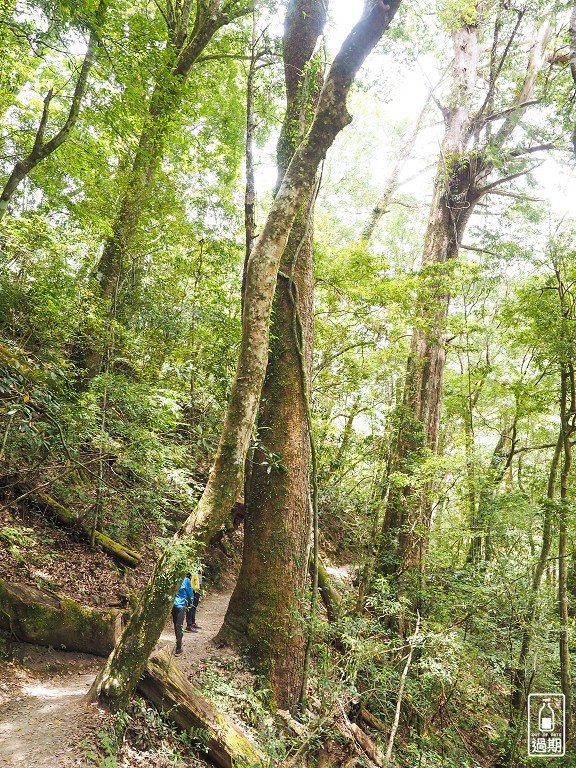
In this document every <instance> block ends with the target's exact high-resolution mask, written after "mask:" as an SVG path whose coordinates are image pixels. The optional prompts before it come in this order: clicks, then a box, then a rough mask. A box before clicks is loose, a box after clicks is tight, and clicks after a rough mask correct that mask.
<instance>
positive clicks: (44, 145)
mask: <svg viewBox="0 0 576 768" xmlns="http://www.w3.org/2000/svg"><path fill="white" fill-rule="evenodd" d="M107 7H108V6H107V3H106V2H105V0H100V4H99V6H98V9H97V11H96V18H95V27H94V28H93V30H92V32H91V33H90V39H89V41H88V48H87V49H86V53H85V55H84V61H83V62H82V66H81V67H80V72H79V73H78V79H77V80H76V87H75V88H74V93H73V95H72V102H71V104H70V109H69V110H68V115H67V117H66V120H65V121H64V124H63V125H62V127H61V128H60V129H59V130H58V131H57V132H56V133H55V134H54V136H52V138H51V139H48V140H45V137H44V133H45V130H46V124H47V122H48V117H49V113H50V102H51V101H52V98H53V96H54V92H53V90H52V89H50V90H49V91H48V94H47V95H46V98H45V99H44V108H43V110H42V116H41V118H40V123H39V125H38V130H37V131H36V136H35V138H34V144H33V146H32V149H31V150H30V152H28V154H27V155H25V156H24V157H22V158H21V159H20V160H18V161H17V162H16V163H15V165H14V167H13V168H12V172H11V173H10V176H9V177H8V179H7V180H6V183H5V184H4V189H3V190H2V192H1V193H0V220H2V219H3V218H4V215H5V214H6V212H7V210H8V205H9V203H10V200H11V199H12V197H13V196H14V193H15V192H16V190H17V189H18V187H19V185H20V183H21V182H22V181H23V180H24V179H25V178H26V177H27V176H28V175H29V174H30V173H31V172H32V171H33V170H34V168H36V166H37V165H39V163H41V162H42V160H45V159H46V158H47V157H50V155H52V154H53V153H54V152H56V150H57V149H58V148H59V147H61V146H62V144H64V142H65V141H67V139H68V138H69V137H70V134H71V133H72V130H73V129H74V126H75V125H76V123H77V121H78V116H79V114H80V107H81V105H82V100H83V98H84V94H85V93H86V86H87V83H88V75H89V74H90V70H91V69H92V64H93V63H94V57H95V55H96V51H97V50H98V47H99V44H100V29H101V27H102V24H103V22H104V17H105V15H106V11H107Z"/></svg>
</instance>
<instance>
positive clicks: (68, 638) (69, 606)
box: [0, 579, 122, 656]
mask: <svg viewBox="0 0 576 768" xmlns="http://www.w3.org/2000/svg"><path fill="white" fill-rule="evenodd" d="M121 628H122V613H121V612H120V611H118V610H115V609H113V608H111V609H108V610H106V611H95V610H93V609H92V608H85V607H83V606H81V605H78V603H75V602H74V600H70V599H68V598H66V597H61V596H60V595H57V594H56V593H54V592H45V591H42V590H40V589H36V587H31V586H30V585H28V584H11V583H10V582H8V581H4V580H3V579H0V629H3V630H6V631H8V632H10V634H11V635H12V636H13V637H15V638H16V639H17V640H20V641H21V642H24V643H36V644H37V645H48V646H52V647H53V648H58V649H60V648H65V649H66V650H68V651H81V652H82V653H93V654H95V655H96V656H107V655H108V654H109V653H110V651H111V650H112V648H113V647H114V644H115V643H116V641H117V640H118V638H119V637H120V632H121Z"/></svg>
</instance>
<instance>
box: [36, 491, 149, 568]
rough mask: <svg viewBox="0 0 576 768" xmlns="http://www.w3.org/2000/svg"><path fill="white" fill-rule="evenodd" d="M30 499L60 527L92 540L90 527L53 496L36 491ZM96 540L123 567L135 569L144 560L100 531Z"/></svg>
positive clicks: (97, 532) (96, 534)
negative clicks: (72, 530)
mask: <svg viewBox="0 0 576 768" xmlns="http://www.w3.org/2000/svg"><path fill="white" fill-rule="evenodd" d="M30 497H31V499H32V500H33V501H34V502H35V503H36V504H37V505H38V506H39V507H40V508H41V509H43V510H44V511H45V512H47V513H48V514H49V515H51V516H52V517H53V518H54V519H55V520H57V521H58V522H59V523H60V525H63V526H64V527H65V528H72V529H74V530H76V531H78V533H79V534H80V535H81V536H82V538H83V539H84V540H85V541H91V540H92V531H91V530H90V529H89V528H88V526H86V525H84V524H83V523H81V522H80V521H79V520H78V518H77V517H76V515H75V514H73V513H72V512H71V511H70V510H69V509H67V508H66V507H65V506H64V505H63V504H60V502H58V501H56V499H53V498H52V496H49V495H48V494H47V493H43V492H42V491H35V492H33V493H31V494H30ZM94 540H95V541H96V543H97V544H98V546H99V547H101V548H102V549H103V550H104V551H105V552H106V553H107V554H109V555H111V556H112V557H113V558H114V559H115V560H117V561H118V562H120V563H122V565H128V566H130V568H135V567H136V566H137V565H138V564H139V563H140V561H141V560H142V556H141V555H140V554H139V553H138V552H135V551H134V550H133V549H129V548H128V547H125V546H124V545H123V544H119V543H118V542H117V541H114V540H113V539H111V538H109V537H108V536H106V535H105V534H103V533H100V532H99V531H96V533H95V536H94Z"/></svg>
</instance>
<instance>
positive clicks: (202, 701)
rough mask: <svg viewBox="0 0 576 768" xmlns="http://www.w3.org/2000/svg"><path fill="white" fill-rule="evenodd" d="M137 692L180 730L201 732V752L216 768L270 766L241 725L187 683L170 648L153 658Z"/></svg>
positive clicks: (258, 767)
mask: <svg viewBox="0 0 576 768" xmlns="http://www.w3.org/2000/svg"><path fill="white" fill-rule="evenodd" d="M138 690H139V691H140V693H142V694H144V696H146V698H148V699H150V701H151V702H152V703H153V704H155V705H156V706H157V707H158V708H159V709H160V710H162V711H163V712H164V713H165V714H166V716H167V717H168V718H169V719H170V720H172V722H174V723H176V725H178V726H179V727H180V728H182V729H184V730H185V731H189V730H190V729H196V730H200V731H201V732H202V739H201V742H202V750H203V751H204V752H206V753H207V754H208V756H209V758H210V762H211V763H214V765H217V766H220V767H221V768H233V766H235V765H237V766H240V765H250V766H252V768H266V766H268V765H269V763H268V760H267V759H266V757H265V756H264V754H263V753H262V752H261V751H260V750H259V749H258V748H257V747H255V746H254V745H253V744H252V743H251V742H250V741H248V739H247V738H246V736H244V734H243V733H242V731H241V730H240V729H239V728H238V726H237V725H235V724H234V723H233V722H232V720H231V719H230V718H229V717H227V716H226V715H224V714H222V712H219V711H218V710H217V709H216V708H215V707H214V705H213V704H212V703H211V702H209V701H208V700H207V699H206V698H205V697H204V696H203V695H202V694H201V693H200V691H198V690H196V689H195V688H194V687H193V686H192V685H191V684H190V683H189V682H188V680H187V679H186V676H185V675H184V673H183V672H182V671H181V670H180V669H179V667H178V666H177V665H176V664H175V663H174V662H173V661H172V654H171V652H170V651H169V649H168V648H163V649H162V650H161V651H158V652H157V653H155V654H153V655H152V656H151V657H150V660H149V661H148V664H147V665H146V670H145V672H144V675H143V676H142V679H141V680H140V682H139V684H138Z"/></svg>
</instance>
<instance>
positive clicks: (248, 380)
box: [91, 0, 399, 707]
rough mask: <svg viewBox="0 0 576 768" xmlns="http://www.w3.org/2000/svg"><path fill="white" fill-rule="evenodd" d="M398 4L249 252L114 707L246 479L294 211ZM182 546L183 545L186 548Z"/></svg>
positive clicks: (321, 118)
mask: <svg viewBox="0 0 576 768" xmlns="http://www.w3.org/2000/svg"><path fill="white" fill-rule="evenodd" d="M398 6H399V0H396V2H389V3H384V2H383V1H382V0H376V1H374V0H371V1H369V2H366V3H365V10H364V13H363V15H362V18H361V19H360V21H359V22H358V23H357V24H356V25H355V27H354V28H353V29H352V31H351V33H350V35H348V37H347V38H346V40H345V41H344V43H343V45H342V48H341V49H340V51H339V53H338V54H337V56H336V58H335V59H334V62H333V64H332V66H331V67H330V71H329V73H328V76H327V78H326V82H325V84H324V87H323V88H322V92H321V94H320V97H319V102H318V107H317V109H316V114H315V117H314V120H313V122H312V126H311V127H310V130H309V131H308V134H307V135H306V138H305V140H304V141H303V142H302V144H301V145H300V146H299V147H298V149H297V151H296V153H295V155H294V157H293V158H292V161H291V163H290V165H289V167H288V170H287V171H286V174H285V176H284V178H283V180H282V184H281V186H280V189H279V191H278V194H277V196H276V198H275V200H274V202H273V204H272V207H271V209H270V213H269V214H268V219H267V221H266V224H265V226H264V228H263V230H262V232H261V234H260V236H259V238H258V240H257V241H256V243H255V244H254V248H253V249H252V254H251V256H250V259H249V260H248V268H247V275H246V286H245V296H244V311H243V314H242V340H241V346H240V354H239V359H238V365H237V368H236V374H235V377H234V381H233V382H232V388H231V393H230V400H229V403H228V408H227V411H226V417H225V420H224V425H223V428H222V435H221V437H220V443H219V445H218V450H217V452H216V457H215V459H214V464H213V466H212V470H211V472H210V476H209V478H208V483H207V485H206V488H205V489H204V493H203V494H202V496H201V498H200V500H199V502H198V504H197V506H196V508H195V509H194V510H193V512H192V513H191V515H190V516H189V517H188V519H187V520H186V522H185V524H184V525H183V527H182V529H181V532H180V533H179V534H178V535H177V537H175V541H174V543H173V545H172V546H171V547H169V548H167V549H166V551H165V552H164V553H163V555H162V556H161V557H160V559H159V561H158V563H157V564H156V567H155V569H154V572H153V574H152V576H151V579H150V581H149V583H148V585H147V587H146V589H145V590H144V593H143V595H142V598H141V600H140V602H139V604H138V606H137V607H136V609H135V610H134V612H133V613H132V615H131V617H130V619H129V621H128V623H127V625H126V627H125V629H124V632H123V634H122V637H121V638H120V641H119V643H118V645H117V646H116V648H115V649H114V651H113V652H112V654H111V655H110V657H109V659H108V661H107V663H106V665H105V667H104V668H103V670H102V671H101V673H100V674H99V675H98V677H97V679H96V681H95V683H94V685H93V687H92V689H91V695H92V696H98V697H99V699H100V700H101V701H102V702H106V703H108V704H109V705H110V706H111V707H118V706H122V705H123V704H125V703H126V702H127V701H128V699H129V697H130V694H131V692H132V691H133V690H134V688H135V686H136V684H137V682H138V679H139V677H140V675H141V674H142V671H143V670H144V667H145V665H146V661H147V658H148V655H149V654H150V652H151V650H152V648H153V647H154V645H155V643H156V641H157V639H158V637H159V636H160V634H161V632H162V629H163V626H164V623H165V620H166V616H167V614H168V610H169V608H170V604H171V602H172V599H173V594H174V592H175V591H176V588H177V586H178V583H179V581H180V579H181V577H182V572H183V569H184V568H185V567H186V566H185V563H186V562H187V556H188V553H187V552H186V551H185V547H184V548H183V547H182V546H181V543H182V542H181V540H182V539H188V540H189V541H190V545H192V542H206V541H208V540H209V538H210V536H211V535H213V534H214V533H216V532H217V531H218V530H219V529H220V527H221V526H222V524H223V523H224V522H225V520H226V519H227V517H228V515H229V511H230V509H231V508H232V506H233V505H234V502H235V501H236V497H237V494H238V492H239V490H240V489H241V487H242V476H243V466H244V459H245V456H246V450H247V447H248V444H249V441H250V436H251V433H252V428H253V426H254V421H255V417H256V412H257V409H258V404H259V402H260V392H261V389H262V383H263V380H264V375H265V372H266V365H267V361H268V338H269V323H270V310H271V305H272V299H273V296H274V289H275V285H276V277H277V273H278V268H279V265H280V259H281V257H282V254H283V253H284V250H285V248H286V244H287V241H288V237H289V235H290V231H291V228H292V224H293V223H294V219H295V218H296V214H297V213H298V210H299V209H300V208H301V206H302V205H303V204H304V203H305V201H306V200H307V199H309V198H310V195H311V193H312V190H313V188H314V186H315V179H316V173H317V170H318V167H319V165H320V163H321V162H322V160H323V159H324V157H325V155H326V152H327V150H328V149H329V147H330V146H331V145H332V143H333V142H334V139H335V138H336V136H337V135H338V133H339V132H340V131H341V130H342V129H343V128H344V127H345V126H346V125H348V124H349V123H350V121H351V117H350V115H349V114H348V111H347V109H346V98H347V95H348V92H349V90H350V86H351V85H352V83H353V81H354V78H355V76H356V73H357V72H358V70H359V69H360V67H361V66H362V64H363V62H364V61H365V59H366V57H367V56H368V54H369V53H370V51H371V50H372V49H373V48H374V46H375V45H376V43H377V42H378V41H379V40H380V38H381V37H382V35H383V33H384V31H385V30H386V29H387V27H388V26H389V24H390V22H391V21H392V19H393V18H394V14H395V13H396V10H397V9H398ZM183 549H184V551H183Z"/></svg>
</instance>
